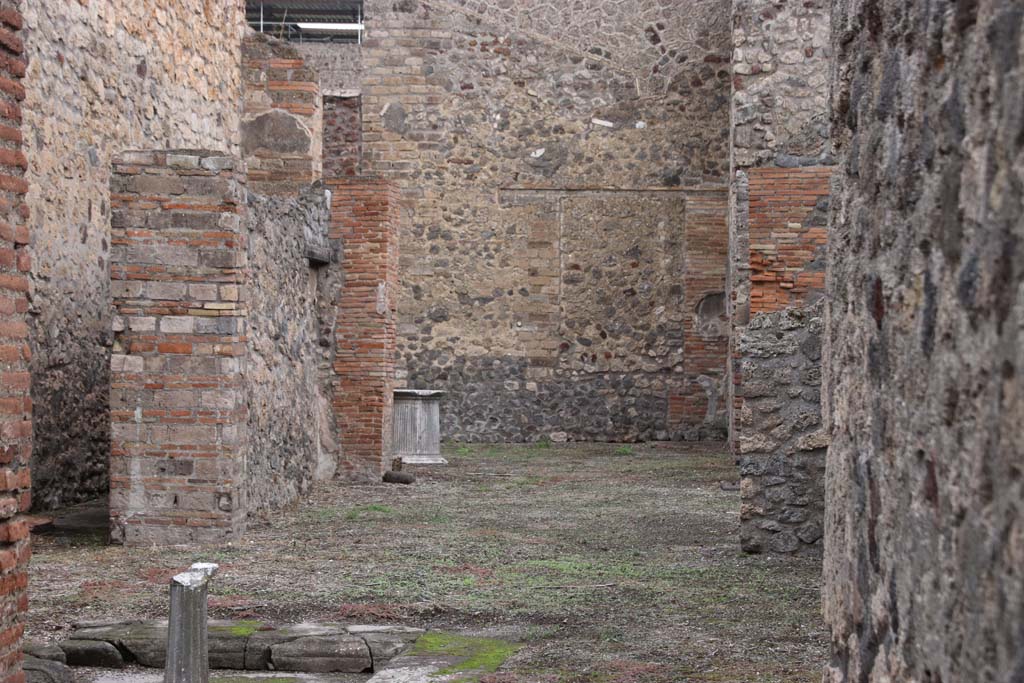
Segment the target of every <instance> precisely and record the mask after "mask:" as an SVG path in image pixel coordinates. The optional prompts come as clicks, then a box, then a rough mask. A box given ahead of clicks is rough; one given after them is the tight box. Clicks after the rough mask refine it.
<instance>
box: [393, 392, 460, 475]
mask: <svg viewBox="0 0 1024 683" xmlns="http://www.w3.org/2000/svg"><path fill="white" fill-rule="evenodd" d="M442 396H444V392H443V391H430V390H421V389H396V390H395V409H394V410H395V412H394V434H393V439H392V440H393V443H394V448H395V452H394V456H395V457H396V458H401V459H402V462H403V463H405V464H408V465H447V464H448V461H447V460H445V459H444V458H442V457H441V397H442Z"/></svg>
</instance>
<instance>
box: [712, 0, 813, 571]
mask: <svg viewBox="0 0 1024 683" xmlns="http://www.w3.org/2000/svg"><path fill="white" fill-rule="evenodd" d="M828 4H829V3H828V1H827V0H800V1H796V0H736V2H734V3H733V43H734V50H733V64H732V68H733V73H734V77H733V90H732V150H731V165H732V173H733V177H732V184H731V191H730V197H731V198H730V210H729V214H730V228H729V240H730V245H729V270H730V273H729V277H728V282H729V288H730V296H729V300H728V302H727V306H728V317H729V326H730V328H731V356H732V360H731V362H730V363H729V379H728V382H727V384H728V394H729V396H728V399H727V401H726V403H727V405H728V408H729V433H730V442H731V446H732V449H733V451H734V452H735V453H736V455H737V456H738V457H739V458H740V462H741V477H742V478H743V482H742V484H743V490H744V494H743V495H744V507H743V514H742V515H741V517H742V519H741V521H742V533H741V536H742V545H743V547H744V548H745V549H747V550H749V551H754V552H759V551H772V552H797V551H805V550H820V545H821V544H820V542H819V539H820V536H821V532H820V527H821V516H822V501H823V498H824V488H823V481H822V476H821V471H822V468H823V466H824V462H823V458H824V450H823V449H824V445H825V444H824V443H818V442H819V441H821V440H822V439H823V437H821V436H820V435H819V436H817V437H814V439H812V440H813V441H814V442H815V443H816V444H818V445H816V446H814V448H810V449H808V448H804V446H802V445H800V444H801V443H803V442H802V441H801V439H806V438H810V437H809V436H808V434H809V433H810V432H814V431H815V430H817V429H818V424H819V421H820V414H821V410H820V406H817V405H812V403H813V401H817V400H818V394H819V389H818V388H817V386H816V385H814V382H819V383H820V374H821V368H820V365H821V364H820V360H819V359H818V358H817V357H814V358H812V357H810V356H808V355H807V354H805V353H803V352H800V351H799V348H800V346H801V344H802V343H803V340H802V339H801V337H802V336H804V335H808V336H809V337H810V338H817V336H818V334H819V331H815V330H814V329H813V328H814V327H816V326H818V325H819V324H820V314H819V313H816V312H815V311H814V310H812V309H803V310H797V309H802V308H803V307H805V306H808V305H811V304H813V303H814V302H816V301H818V300H819V299H820V298H821V297H822V295H823V292H824V281H825V273H824V270H825V258H824V253H825V242H826V235H827V229H826V225H827V219H828V208H829V196H830V193H831V178H832V172H833V169H832V166H831V164H832V163H833V160H832V156H831V149H830V145H829V143H828V121H827V117H828V102H827V99H828V86H827V83H828V73H829V59H830V56H831V46H830V43H829V8H828ZM798 321H804V322H805V323H806V324H807V325H809V326H810V327H809V328H808V327H805V326H804V325H803V324H798ZM815 321H817V322H815ZM776 334H781V335H782V336H781V337H779V338H775V335H776ZM793 349H797V351H793ZM748 372H751V373H753V376H752V377H748V376H747V373H748ZM748 381H750V382H752V386H751V387H750V388H749V390H748V388H747V387H746V383H747V382H748ZM794 416H796V418H797V419H790V418H794Z"/></svg>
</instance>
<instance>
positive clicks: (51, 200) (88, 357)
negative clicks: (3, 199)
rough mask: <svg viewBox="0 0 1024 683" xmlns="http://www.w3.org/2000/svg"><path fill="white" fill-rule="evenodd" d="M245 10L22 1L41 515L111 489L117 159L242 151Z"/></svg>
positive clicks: (222, 5)
mask: <svg viewBox="0 0 1024 683" xmlns="http://www.w3.org/2000/svg"><path fill="white" fill-rule="evenodd" d="M242 4H243V3H242V1H241V0H224V1H219V2H210V1H209V0H180V1H177V2H173V3H167V2H164V3H153V2H139V1H138V0H105V1H104V2H77V1H75V0H45V1H44V0H25V2H24V3H23V7H24V13H25V24H26V29H25V31H24V39H25V42H26V52H27V56H28V64H29V65H28V71H27V75H26V78H25V89H26V109H25V130H26V135H25V146H26V150H27V151H28V152H29V154H28V160H29V167H28V171H27V174H26V176H27V179H28V181H29V183H30V186H31V189H30V191H29V195H28V204H29V206H30V207H31V209H32V218H31V223H32V228H33V244H34V252H35V259H34V263H33V267H32V281H33V304H32V311H31V313H32V316H31V322H32V347H33V357H32V378H33V380H32V398H33V402H34V404H35V408H36V410H35V420H36V433H37V435H38V436H37V438H36V440H35V452H34V456H33V461H34V478H35V482H34V483H35V490H36V496H35V501H36V505H37V506H38V507H53V506H58V505H63V504H68V503H73V502H76V501H79V500H83V499H87V498H90V497H95V496H97V495H100V494H102V493H103V492H105V491H106V488H107V458H108V453H109V448H110V440H109V435H108V431H109V426H108V425H109V421H110V420H109V413H108V404H107V395H108V392H109V382H110V366H109V355H110V343H111V337H110V289H109V276H108V267H109V250H110V228H109V223H110V210H109V203H108V196H109V191H110V190H109V187H110V180H109V175H110V159H111V157H112V156H113V155H114V154H116V153H118V152H121V151H123V150H125V149H138V148H152V147H169V148H174V147H202V148H210V149H218V150H224V151H231V150H234V149H235V148H236V145H237V142H238V127H239V107H238V101H239V97H240V68H239V60H240V54H239V42H240V40H241V30H242V28H243V21H242V20H243V16H242Z"/></svg>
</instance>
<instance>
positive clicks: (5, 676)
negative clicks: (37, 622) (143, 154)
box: [0, 0, 32, 683]
mask: <svg viewBox="0 0 1024 683" xmlns="http://www.w3.org/2000/svg"><path fill="white" fill-rule="evenodd" d="M20 7H21V3H20V2H17V1H12V0H0V141H2V142H0V683H23V682H24V680H25V674H24V672H23V671H22V668H21V664H22V654H21V641H22V633H23V631H24V628H25V627H24V613H25V611H26V610H27V609H28V593H27V586H28V560H29V556H30V553H31V548H30V547H29V534H28V525H27V524H26V523H25V521H24V520H23V519H22V518H21V513H23V512H25V511H27V510H28V508H29V505H30V504H31V493H30V475H29V460H30V458H31V455H32V400H31V399H30V398H29V368H28V363H29V356H30V352H29V347H28V325H27V324H26V313H27V311H28V291H29V280H28V272H29V269H30V267H31V260H30V257H29V253H28V243H29V233H28V224H27V218H28V208H27V207H26V206H25V203H24V199H25V193H26V192H27V191H28V183H27V182H26V181H25V178H24V175H25V168H26V166H27V165H28V164H27V162H26V160H25V156H24V154H22V151H21V145H22V137H21V102H22V101H23V100H24V98H25V90H24V88H22V86H21V78H22V77H23V76H24V75H25V60H24V58H23V56H22V55H23V51H24V48H23V45H22V42H21V38H19V37H18V32H19V31H20V29H21V28H22V18H21V13H20V11H19V10H20Z"/></svg>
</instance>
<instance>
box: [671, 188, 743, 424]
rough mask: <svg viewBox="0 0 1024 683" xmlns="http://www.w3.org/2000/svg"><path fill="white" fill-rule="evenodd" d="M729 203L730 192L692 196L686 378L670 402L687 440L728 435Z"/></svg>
mask: <svg viewBox="0 0 1024 683" xmlns="http://www.w3.org/2000/svg"><path fill="white" fill-rule="evenodd" d="M728 201H729V197H728V192H727V191H726V189H725V188H715V189H704V190H698V189H694V190H690V191H688V192H687V194H686V227H685V230H686V234H685V240H686V248H685V257H684V258H685V262H684V268H683V273H684V275H683V292H684V296H685V297H686V313H685V317H684V318H683V370H684V378H683V384H682V386H676V388H675V390H674V391H672V392H671V393H670V395H669V400H668V411H669V415H668V422H669V427H670V428H671V430H672V433H673V435H675V436H681V437H683V438H686V439H693V438H700V439H708V438H723V437H724V436H725V427H726V413H727V410H726V401H727V398H726V396H725V394H726V391H725V386H724V377H725V372H726V361H727V358H728V354H729V336H728V324H727V322H726V319H725V288H726V282H725V281H726V267H727V263H726V253H727V251H728V246H729V231H728Z"/></svg>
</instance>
